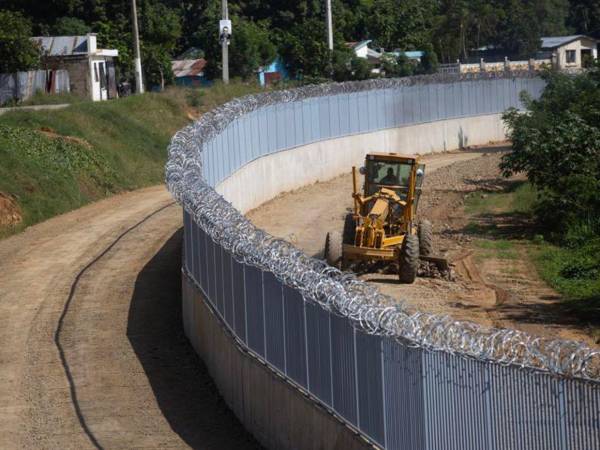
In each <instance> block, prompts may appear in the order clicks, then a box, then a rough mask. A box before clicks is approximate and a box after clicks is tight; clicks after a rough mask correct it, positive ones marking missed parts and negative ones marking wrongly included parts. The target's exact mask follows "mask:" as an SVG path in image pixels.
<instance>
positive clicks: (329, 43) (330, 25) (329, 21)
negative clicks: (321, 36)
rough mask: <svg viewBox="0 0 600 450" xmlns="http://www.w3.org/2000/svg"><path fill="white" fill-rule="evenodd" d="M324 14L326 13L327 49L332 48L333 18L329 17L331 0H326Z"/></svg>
mask: <svg viewBox="0 0 600 450" xmlns="http://www.w3.org/2000/svg"><path fill="white" fill-rule="evenodd" d="M325 9H326V14H327V47H328V48H329V50H333V20H332V18H331V0H326V6H325Z"/></svg>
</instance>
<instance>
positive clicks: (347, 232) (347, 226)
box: [342, 213, 356, 245]
mask: <svg viewBox="0 0 600 450" xmlns="http://www.w3.org/2000/svg"><path fill="white" fill-rule="evenodd" d="M355 236H356V220H354V215H353V214H352V213H348V214H346V220H344V232H343V235H342V237H343V242H344V244H349V245H354V237H355Z"/></svg>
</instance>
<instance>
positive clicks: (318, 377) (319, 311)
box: [305, 303, 332, 405]
mask: <svg viewBox="0 0 600 450" xmlns="http://www.w3.org/2000/svg"><path fill="white" fill-rule="evenodd" d="M305 308H306V341H307V349H306V351H307V354H308V390H309V391H310V392H311V393H312V394H314V395H315V396H316V397H318V398H319V399H321V400H322V401H323V402H325V403H326V404H327V405H331V383H332V379H331V347H330V339H331V336H330V329H329V312H327V311H325V310H324V309H323V308H321V307H320V306H319V305H316V304H314V303H306V306H305Z"/></svg>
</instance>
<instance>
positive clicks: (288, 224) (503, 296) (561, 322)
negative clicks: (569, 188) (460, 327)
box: [247, 146, 594, 345]
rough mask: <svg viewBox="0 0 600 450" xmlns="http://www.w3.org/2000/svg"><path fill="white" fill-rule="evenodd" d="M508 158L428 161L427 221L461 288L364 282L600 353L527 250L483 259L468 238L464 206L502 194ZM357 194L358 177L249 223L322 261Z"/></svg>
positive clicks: (265, 208)
mask: <svg viewBox="0 0 600 450" xmlns="http://www.w3.org/2000/svg"><path fill="white" fill-rule="evenodd" d="M506 150H507V147H502V146H490V147H484V148H478V149H471V150H468V151H461V152H450V153H443V154H434V155H428V156H425V157H424V160H425V163H426V164H427V166H426V177H425V183H424V186H423V195H422V198H421V201H420V204H419V214H420V217H425V218H428V219H430V220H431V221H432V222H433V225H434V243H435V248H437V249H438V252H440V253H442V254H445V255H446V256H447V257H448V258H449V259H450V261H453V262H454V263H455V264H454V265H455V277H454V280H446V279H440V278H430V277H419V278H417V280H416V281H415V283H414V284H410V285H406V284H400V283H399V282H398V281H397V275H395V274H387V273H364V274H361V275H360V278H361V279H363V280H364V281H367V282H370V283H374V284H376V285H377V286H378V288H379V289H380V291H381V292H383V293H385V294H388V295H390V296H392V297H394V298H396V299H397V300H398V301H404V302H405V304H406V305H407V307H408V308H409V309H412V310H413V311H416V310H420V311H429V312H435V313H440V314H449V315H451V316H452V317H454V318H456V319H461V320H471V321H476V322H478V323H481V324H483V325H485V326H494V327H500V328H505V327H510V328H517V329H521V330H524V331H528V332H530V333H533V334H537V335H545V336H549V337H557V336H560V337H563V338H566V339H576V340H583V341H586V342H588V343H589V344H591V345H594V341H593V339H592V338H591V337H590V336H589V335H588V333H587V331H586V329H585V324H581V323H573V321H570V320H569V316H568V315H565V314H564V313H563V312H562V310H561V305H560V297H559V296H558V295H557V293H556V292H555V291H553V290H552V289H551V288H549V287H548V286H547V285H545V284H544V282H543V281H542V280H541V279H540V278H539V276H538V275H537V272H536V270H535V268H534V267H533V266H532V264H531V262H530V261H529V260H528V256H527V254H526V251H525V250H523V248H522V247H519V245H518V244H515V246H514V249H513V250H511V255H510V259H508V258H504V259H502V258H500V259H499V258H495V257H489V256H488V257H486V258H484V259H482V258H478V257H479V256H480V254H481V253H482V252H481V251H480V249H478V248H477V246H476V245H475V244H477V243H479V244H480V241H479V240H478V237H477V236H475V235H474V234H473V233H470V232H468V230H469V225H470V221H471V220H472V218H471V217H467V214H466V213H465V209H464V199H465V196H466V195H469V193H471V192H475V191H481V190H486V191H487V190H491V191H494V190H495V189H501V187H499V185H501V184H502V182H503V180H502V177H501V176H500V173H499V169H498V162H499V160H500V156H501V153H502V152H504V151H506ZM351 186H352V180H351V176H350V174H347V175H343V176H341V177H338V178H335V179H333V180H331V181H328V182H324V183H317V184H313V185H310V186H306V187H304V188H302V189H299V190H297V191H294V192H291V193H285V194H282V195H280V196H279V197H277V198H275V199H273V200H272V201H270V202H267V203H265V204H264V205H262V206H261V207H260V208H258V209H256V210H254V211H250V212H249V213H248V215H247V216H248V218H249V219H250V220H252V221H253V222H254V223H255V224H256V225H258V226H259V227H261V228H263V229H265V230H266V231H268V232H269V233H271V234H273V235H275V236H277V237H281V238H284V239H286V240H288V241H290V242H292V243H293V244H294V245H296V246H297V247H299V248H301V249H303V250H304V251H305V252H306V253H308V254H309V255H312V256H315V257H319V258H320V257H322V252H323V247H324V241H325V234H326V233H327V231H330V230H341V229H342V227H343V222H344V217H345V215H346V213H347V212H348V211H349V210H351V207H352V204H351V200H352V199H351V196H350V192H351ZM484 243H486V244H487V243H489V242H487V241H486V242H484ZM491 244H493V242H491Z"/></svg>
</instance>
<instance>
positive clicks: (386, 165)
mask: <svg viewBox="0 0 600 450" xmlns="http://www.w3.org/2000/svg"><path fill="white" fill-rule="evenodd" d="M411 170H412V165H411V164H409V163H402V162H395V161H381V160H368V161H367V179H366V182H367V195H373V194H374V193H375V192H377V191H378V190H379V189H380V187H382V186H389V187H391V188H393V189H394V190H395V191H396V193H397V194H398V195H399V196H400V197H401V198H404V197H405V196H406V195H405V193H406V191H407V190H408V180H409V178H410V172H411Z"/></svg>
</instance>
